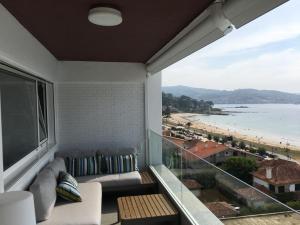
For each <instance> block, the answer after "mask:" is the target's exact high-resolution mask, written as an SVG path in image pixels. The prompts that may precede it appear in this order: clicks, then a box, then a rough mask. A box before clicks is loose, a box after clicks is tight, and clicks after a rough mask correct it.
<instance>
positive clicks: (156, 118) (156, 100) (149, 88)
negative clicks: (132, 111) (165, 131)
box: [145, 72, 162, 165]
mask: <svg viewBox="0 0 300 225" xmlns="http://www.w3.org/2000/svg"><path fill="white" fill-rule="evenodd" d="M145 97H146V98H145V102H146V118H147V120H146V121H147V122H146V128H147V130H148V134H147V135H148V138H149V139H150V141H149V143H148V152H147V156H148V161H149V163H150V164H152V165H158V164H161V163H162V140H161V136H159V135H161V133H162V97H161V72H159V73H156V74H154V75H149V76H148V78H147V82H146V96H145ZM152 131H154V132H155V133H152ZM157 134H158V135H157Z"/></svg>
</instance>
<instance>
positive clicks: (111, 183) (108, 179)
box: [77, 171, 142, 188]
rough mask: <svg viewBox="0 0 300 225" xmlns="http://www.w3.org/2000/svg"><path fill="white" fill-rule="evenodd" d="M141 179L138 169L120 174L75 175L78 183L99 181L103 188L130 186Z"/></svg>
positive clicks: (138, 182)
mask: <svg viewBox="0 0 300 225" xmlns="http://www.w3.org/2000/svg"><path fill="white" fill-rule="evenodd" d="M141 180H142V178H141V175H140V174H139V172H138V171H133V172H129V173H121V174H106V175H98V176H85V177H77V181H78V182H80V183H85V182H87V183H89V182H99V183H101V185H102V187H103V188H108V187H117V186H120V187H122V186H123V187H124V186H131V185H135V184H140V183H141Z"/></svg>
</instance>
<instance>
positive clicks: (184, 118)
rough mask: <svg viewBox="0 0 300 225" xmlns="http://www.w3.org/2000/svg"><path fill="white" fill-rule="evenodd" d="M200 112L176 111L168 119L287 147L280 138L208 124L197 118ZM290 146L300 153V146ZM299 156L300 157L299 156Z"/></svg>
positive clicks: (265, 143) (266, 143) (213, 131)
mask: <svg viewBox="0 0 300 225" xmlns="http://www.w3.org/2000/svg"><path fill="white" fill-rule="evenodd" d="M197 115H198V114H194V113H174V114H171V118H169V119H168V121H169V122H171V123H173V124H183V125H184V124H186V123H187V122H191V123H192V125H191V128H192V129H193V128H194V129H199V130H203V131H205V132H208V133H213V134H218V135H225V136H233V137H235V138H236V139H240V140H244V141H245V142H251V143H256V144H259V145H266V146H270V147H274V148H282V149H283V148H285V147H287V146H286V145H285V144H284V143H280V140H276V139H272V138H269V137H267V136H260V137H257V136H251V135H249V134H244V133H242V132H238V131H236V130H230V129H226V128H222V127H220V126H215V125H211V124H206V123H204V122H202V121H200V120H199V119H197V117H196V116H197ZM288 148H289V149H290V150H292V151H296V152H299V153H300V146H296V145H289V146H288ZM299 157H300V156H299ZM297 158H298V157H297Z"/></svg>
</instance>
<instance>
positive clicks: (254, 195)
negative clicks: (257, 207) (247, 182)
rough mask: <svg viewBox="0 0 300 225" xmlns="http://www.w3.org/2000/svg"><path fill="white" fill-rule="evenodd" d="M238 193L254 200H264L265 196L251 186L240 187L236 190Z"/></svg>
mask: <svg viewBox="0 0 300 225" xmlns="http://www.w3.org/2000/svg"><path fill="white" fill-rule="evenodd" d="M235 192H236V193H237V194H239V195H240V196H241V197H243V198H245V199H249V200H252V201H258V200H264V199H265V196H264V195H263V194H261V193H260V192H258V191H257V190H255V189H253V188H251V187H245V188H238V189H236V190H235Z"/></svg>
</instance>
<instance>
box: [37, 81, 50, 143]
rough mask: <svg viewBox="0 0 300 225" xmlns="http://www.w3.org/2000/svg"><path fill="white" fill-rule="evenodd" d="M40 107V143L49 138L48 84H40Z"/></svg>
mask: <svg viewBox="0 0 300 225" xmlns="http://www.w3.org/2000/svg"><path fill="white" fill-rule="evenodd" d="M38 99H39V100H38V107H39V138H40V142H42V141H44V140H46V139H47V137H48V131H47V100H46V84H45V83H42V82H40V81H39V82H38Z"/></svg>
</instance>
